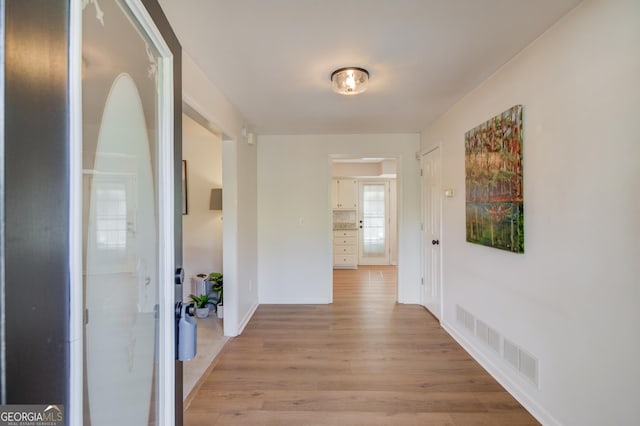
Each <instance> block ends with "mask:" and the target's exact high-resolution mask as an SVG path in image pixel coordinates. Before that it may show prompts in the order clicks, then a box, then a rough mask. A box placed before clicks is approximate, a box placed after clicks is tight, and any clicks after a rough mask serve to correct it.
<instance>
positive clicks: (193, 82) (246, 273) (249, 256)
mask: <svg viewBox="0 0 640 426" xmlns="http://www.w3.org/2000/svg"><path fill="white" fill-rule="evenodd" d="M182 85H183V86H182V90H183V98H184V101H185V102H187V103H188V104H189V105H190V106H191V107H192V108H193V109H195V110H196V111H197V112H199V113H200V114H201V115H202V116H203V117H204V118H205V119H206V120H208V121H209V122H210V123H213V124H215V126H216V127H218V128H219V129H220V130H221V131H222V133H223V134H224V136H223V141H222V162H223V167H222V169H223V170H222V173H223V174H222V187H223V191H222V197H223V199H222V203H223V208H224V220H223V225H222V227H223V231H222V232H223V244H222V245H223V253H224V256H223V272H224V286H225V287H224V302H225V310H224V313H225V319H224V334H225V335H226V336H235V335H237V334H239V333H240V332H241V331H242V329H243V328H244V326H245V325H246V323H247V322H248V321H249V319H250V318H251V315H252V314H253V312H254V311H255V309H256V308H257V306H258V290H257V264H258V257H257V251H256V247H257V224H256V221H257V204H256V203H257V193H256V182H257V180H256V179H257V175H256V155H257V153H256V151H257V150H256V148H255V146H252V145H248V144H247V143H246V141H245V140H244V139H243V137H242V128H243V127H245V126H247V123H246V121H245V119H244V118H243V117H242V116H241V115H240V113H239V112H238V111H237V110H236V109H235V107H234V106H233V105H232V104H231V103H230V102H229V101H228V100H227V99H226V98H225V97H224V95H223V94H222V93H221V92H220V91H219V90H218V88H217V87H215V86H214V85H213V84H211V82H210V81H209V80H208V79H207V77H206V76H205V75H204V73H203V72H202V70H201V69H200V68H199V67H198V65H197V64H196V63H195V62H194V61H193V59H191V57H190V56H189V54H188V53H187V52H185V51H183V52H182Z"/></svg>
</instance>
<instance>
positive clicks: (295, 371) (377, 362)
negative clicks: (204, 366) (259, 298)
mask: <svg viewBox="0 0 640 426" xmlns="http://www.w3.org/2000/svg"><path fill="white" fill-rule="evenodd" d="M395 269H396V268H395V266H362V267H359V268H358V269H355V270H349V269H345V270H335V271H334V303H333V304H330V305H261V306H260V307H259V308H258V310H257V311H256V313H255V315H254V316H253V318H252V319H251V321H250V322H249V324H248V325H247V327H246V329H245V331H244V333H243V334H242V335H240V336H238V337H236V338H234V339H233V340H232V341H230V342H229V343H228V345H227V347H226V349H225V351H224V352H223V353H222V355H221V356H220V358H219V361H218V363H217V364H216V366H215V368H214V369H213V370H212V372H211V374H210V375H209V376H208V377H207V378H206V380H205V382H204V383H203V385H202V387H201V389H200V391H199V392H198V393H197V394H196V395H195V397H194V399H193V401H192V403H191V405H190V407H189V408H188V409H187V410H186V411H185V425H196V424H207V425H212V426H215V425H225V426H228V425H254V424H292V425H294V424H295V425H301V424H314V425H336V424H342V425H350V424H366V425H372V426H376V425H380V426H382V425H384V426H387V425H390V424H393V425H398V426H401V425H416V424H434V425H436V424H438V425H440V424H470V423H482V424H519V425H537V424H538V422H536V421H535V419H534V418H533V417H532V416H531V415H530V414H529V413H528V412H527V411H525V410H524V409H523V408H522V407H521V406H520V405H519V404H518V402H517V401H516V400H515V399H514V398H513V397H512V396H511V395H509V394H508V393H507V392H506V391H505V390H504V389H503V388H502V387H501V386H500V385H499V384H498V383H497V382H496V381H495V380H494V379H493V378H492V377H491V376H490V375H489V374H488V373H487V372H486V371H484V369H483V368H482V367H481V366H480V365H479V364H478V363H477V362H476V361H474V360H473V359H472V358H471V356H469V354H468V353H467V352H465V351H464V350H463V349H462V348H461V347H460V346H459V345H458V344H457V343H456V342H455V341H454V340H453V339H452V338H451V336H449V335H448V334H447V333H446V332H445V331H444V330H443V329H442V328H441V327H440V325H439V324H438V322H437V321H436V320H435V319H434V318H433V317H432V316H431V315H429V313H427V312H426V311H425V309H424V308H422V307H421V306H419V305H404V304H398V303H396V302H395V297H394V296H395V287H396V285H395V284H396V283H395V277H396V276H397V275H396V272H395Z"/></svg>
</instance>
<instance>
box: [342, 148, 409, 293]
mask: <svg viewBox="0 0 640 426" xmlns="http://www.w3.org/2000/svg"><path fill="white" fill-rule="evenodd" d="M331 168H332V184H331V188H332V190H331V191H332V192H331V200H332V205H331V213H332V217H333V253H334V256H333V269H334V270H336V271H337V270H340V269H355V270H357V269H358V268H361V267H362V268H364V267H365V266H366V267H369V266H381V267H382V266H389V265H397V241H398V238H397V234H398V229H397V223H398V221H397V217H398V202H397V189H396V188H397V184H396V182H397V179H398V159H397V158H394V157H380V158H372V157H350V158H339V159H337V158H333V159H332V160H331ZM392 270H393V273H394V274H395V275H396V279H394V280H392V281H389V282H390V283H391V285H392V286H393V287H394V289H393V291H394V292H396V294H397V268H392ZM338 275H339V274H338ZM335 276H336V274H335V273H334V277H335ZM334 279H335V278H334ZM336 295H337V296H339V294H336Z"/></svg>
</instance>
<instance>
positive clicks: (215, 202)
mask: <svg viewBox="0 0 640 426" xmlns="http://www.w3.org/2000/svg"><path fill="white" fill-rule="evenodd" d="M209 210H222V188H213V189H212V190H211V199H210V200H209Z"/></svg>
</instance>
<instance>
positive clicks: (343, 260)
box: [333, 255, 358, 265]
mask: <svg viewBox="0 0 640 426" xmlns="http://www.w3.org/2000/svg"><path fill="white" fill-rule="evenodd" d="M357 263H358V262H357V260H356V257H355V256H353V255H343V256H338V255H336V256H333V264H334V265H357Z"/></svg>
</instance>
